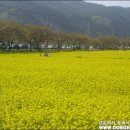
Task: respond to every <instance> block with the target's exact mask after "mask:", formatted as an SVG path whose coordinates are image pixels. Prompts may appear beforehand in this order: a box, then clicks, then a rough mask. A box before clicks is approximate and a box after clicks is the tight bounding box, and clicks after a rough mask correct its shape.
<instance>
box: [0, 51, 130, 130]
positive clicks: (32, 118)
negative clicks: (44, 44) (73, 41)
mask: <svg viewBox="0 0 130 130" xmlns="http://www.w3.org/2000/svg"><path fill="white" fill-rule="evenodd" d="M100 121H130V51H90V52H87V51H75V52H59V53H51V54H49V57H44V56H40V54H39V53H34V54H20V53H17V54H0V129H29V128H30V129H88V130H98V128H99V122H100Z"/></svg>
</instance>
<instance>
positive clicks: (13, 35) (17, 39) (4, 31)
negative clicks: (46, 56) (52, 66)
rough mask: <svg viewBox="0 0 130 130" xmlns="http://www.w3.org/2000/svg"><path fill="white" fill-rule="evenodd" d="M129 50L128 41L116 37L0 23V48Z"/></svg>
mask: <svg viewBox="0 0 130 130" xmlns="http://www.w3.org/2000/svg"><path fill="white" fill-rule="evenodd" d="M20 45H22V47H23V48H26V49H28V50H32V49H37V50H41V49H48V48H49V46H51V47H50V48H52V49H57V50H58V51H59V50H60V49H73V50H76V49H94V50H96V49H103V50H104V49H117V50H118V49H124V50H126V49H129V47H130V39H129V38H128V37H125V38H120V37H116V36H103V37H98V38H94V37H90V36H88V35H86V34H80V33H65V32H56V31H54V30H52V29H50V28H49V27H45V26H36V25H22V24H19V23H16V22H5V21H2V22H0V48H1V49H6V50H11V49H13V48H15V49H19V48H20Z"/></svg>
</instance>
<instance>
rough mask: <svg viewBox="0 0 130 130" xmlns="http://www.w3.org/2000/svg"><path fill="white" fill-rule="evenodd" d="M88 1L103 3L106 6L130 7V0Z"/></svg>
mask: <svg viewBox="0 0 130 130" xmlns="http://www.w3.org/2000/svg"><path fill="white" fill-rule="evenodd" d="M86 2H91V3H97V4H102V5H105V6H121V7H130V1H86Z"/></svg>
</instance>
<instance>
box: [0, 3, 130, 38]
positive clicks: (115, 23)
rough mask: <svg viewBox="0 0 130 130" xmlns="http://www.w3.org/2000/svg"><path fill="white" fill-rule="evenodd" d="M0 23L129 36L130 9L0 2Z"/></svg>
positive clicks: (83, 4)
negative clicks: (9, 21)
mask: <svg viewBox="0 0 130 130" xmlns="http://www.w3.org/2000/svg"><path fill="white" fill-rule="evenodd" d="M0 20H14V21H18V22H21V23H25V24H28V23H31V24H36V25H47V26H50V27H51V28H53V29H55V30H57V31H65V32H80V33H87V34H89V35H92V36H102V35H117V36H130V8H121V7H106V6H103V5H99V4H92V3H87V2H84V1H5V2H4V1H0Z"/></svg>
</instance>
